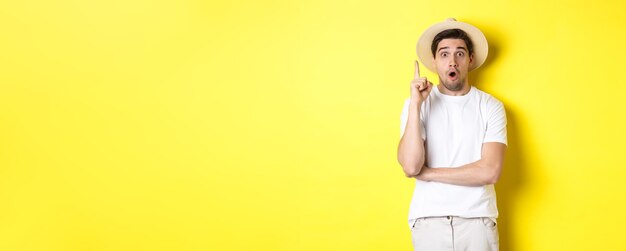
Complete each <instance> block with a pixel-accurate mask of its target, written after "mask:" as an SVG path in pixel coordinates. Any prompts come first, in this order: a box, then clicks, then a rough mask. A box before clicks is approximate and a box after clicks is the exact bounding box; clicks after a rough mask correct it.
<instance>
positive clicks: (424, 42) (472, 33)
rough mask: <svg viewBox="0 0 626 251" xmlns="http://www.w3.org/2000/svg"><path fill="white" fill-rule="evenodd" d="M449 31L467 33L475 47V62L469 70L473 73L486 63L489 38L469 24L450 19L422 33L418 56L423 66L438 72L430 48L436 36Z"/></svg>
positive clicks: (418, 45) (418, 44)
mask: <svg viewBox="0 0 626 251" xmlns="http://www.w3.org/2000/svg"><path fill="white" fill-rule="evenodd" d="M448 29H460V30H463V31H465V33H467V36H469V38H470V40H472V44H473V45H474V61H473V62H472V65H470V67H469V70H470V71H472V70H474V69H476V68H478V67H480V66H481V65H482V64H483V63H484V62H485V59H487V53H488V51H489V45H488V44H487V38H485V35H483V33H482V32H481V31H480V30H479V29H478V28H476V27H474V26H473V25H471V24H468V23H464V22H459V21H456V19H454V18H448V19H446V21H443V22H441V23H436V24H434V25H433V26H430V27H429V28H428V29H426V31H424V33H422V36H421V37H420V38H419V40H418V42H417V56H418V57H419V59H420V61H422V64H424V66H426V68H428V69H429V70H431V71H432V72H437V71H436V70H435V63H434V58H433V53H432V51H431V48H430V47H431V44H432V43H433V39H434V38H435V36H436V35H437V34H439V32H442V31H444V30H448Z"/></svg>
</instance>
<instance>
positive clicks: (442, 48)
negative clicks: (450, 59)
mask: <svg viewBox="0 0 626 251" xmlns="http://www.w3.org/2000/svg"><path fill="white" fill-rule="evenodd" d="M456 48H457V49H462V50H464V51H465V52H467V49H465V47H463V46H459V47H456ZM445 49H450V47H448V46H446V47H441V48H439V50H437V52H439V51H440V50H445Z"/></svg>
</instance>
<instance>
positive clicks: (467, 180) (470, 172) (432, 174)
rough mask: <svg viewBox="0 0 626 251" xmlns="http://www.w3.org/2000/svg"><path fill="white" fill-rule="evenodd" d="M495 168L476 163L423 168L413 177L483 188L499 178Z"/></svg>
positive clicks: (479, 162)
mask: <svg viewBox="0 0 626 251" xmlns="http://www.w3.org/2000/svg"><path fill="white" fill-rule="evenodd" d="M495 169H496V168H493V167H489V166H487V165H486V164H485V163H483V162H481V161H476V162H474V163H470V164H467V165H464V166H460V167H456V168H430V167H423V168H422V170H421V172H420V173H419V175H416V176H413V177H415V178H417V179H419V180H423V181H435V182H441V183H448V184H453V185H459V186H484V185H489V184H495V183H496V182H497V180H498V178H499V176H500V174H499V172H496V171H495Z"/></svg>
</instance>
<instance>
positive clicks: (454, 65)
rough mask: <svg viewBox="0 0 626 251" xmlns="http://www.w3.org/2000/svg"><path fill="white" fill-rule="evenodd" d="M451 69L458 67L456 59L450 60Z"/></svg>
mask: <svg viewBox="0 0 626 251" xmlns="http://www.w3.org/2000/svg"><path fill="white" fill-rule="evenodd" d="M448 64H449V66H450V67H457V66H458V64H457V63H456V60H455V59H454V57H452V58H451V59H450V62H449V63H448Z"/></svg>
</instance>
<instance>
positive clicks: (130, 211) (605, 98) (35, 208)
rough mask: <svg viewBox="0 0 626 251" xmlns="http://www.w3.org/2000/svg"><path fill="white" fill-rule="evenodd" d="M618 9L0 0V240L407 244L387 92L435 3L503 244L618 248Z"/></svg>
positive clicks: (280, 246)
mask: <svg viewBox="0 0 626 251" xmlns="http://www.w3.org/2000/svg"><path fill="white" fill-rule="evenodd" d="M625 9H626V4H624V3H623V1H555V2H546V1H543V0H531V1H517V2H513V1H331V0H322V1H319V0H316V1H277V0H276V1H174V0H172V1H147V0H133V1H128V0H111V1H71V0H64V1H37V0H34V1H10V0H2V1H1V2H0V27H1V29H0V250H411V241H410V232H409V229H408V226H407V223H406V220H407V213H408V206H409V201H410V198H411V193H412V188H413V187H412V186H413V183H412V181H411V180H410V179H407V178H405V177H404V176H403V174H402V171H401V168H400V166H399V165H398V164H397V162H396V147H397V143H398V140H399V130H400V125H399V123H400V112H401V109H402V104H403V101H404V99H405V98H406V97H408V95H409V81H410V80H411V78H412V76H413V60H414V59H415V58H416V56H415V42H416V41H417V39H418V37H419V35H420V34H421V32H422V31H423V30H425V29H426V28H427V27H428V26H430V25H431V24H434V23H436V22H439V21H442V20H444V19H445V18H447V17H456V18H457V19H459V20H461V21H466V22H469V23H472V24H474V25H475V26H477V27H479V28H480V29H482V30H483V32H484V33H485V34H486V36H487V38H488V40H489V41H490V45H491V47H490V56H489V59H488V61H487V63H486V64H485V65H484V66H483V67H482V68H480V70H478V71H476V72H473V73H472V75H471V78H470V82H471V83H473V84H475V85H476V86H478V87H479V88H481V89H483V90H485V91H487V92H489V93H491V94H493V95H494V96H495V97H497V98H499V99H500V100H501V101H503V102H504V104H505V106H506V108H507V113H508V118H509V126H508V129H509V144H510V146H509V150H508V152H507V160H506V166H505V168H504V173H503V176H502V178H501V180H500V182H499V183H498V184H497V185H496V187H497V192H498V202H499V208H500V213H501V217H500V219H499V223H500V224H499V228H500V238H501V246H502V250H505V251H506V250H618V249H621V248H623V247H624V246H626V238H624V231H623V225H624V224H625V223H626V214H624V212H626V201H625V195H624V191H625V190H626V182H625V181H624V176H625V175H626V168H625V164H624V163H626V153H625V150H626V143H625V142H626V134H625V133H624V129H625V128H626V123H625V120H624V112H623V109H624V107H625V106H626V94H625V92H626V87H625V85H626V79H625V78H624V74H625V73H626V71H625V67H626V64H625V63H624V62H625V61H624V60H625V59H626V49H625V47H624V41H625V39H626V35H624V27H625V26H626V19H625V17H624V14H623V10H625ZM424 72H425V70H424ZM427 76H429V77H430V78H431V79H435V75H434V74H432V73H428V74H427Z"/></svg>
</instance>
